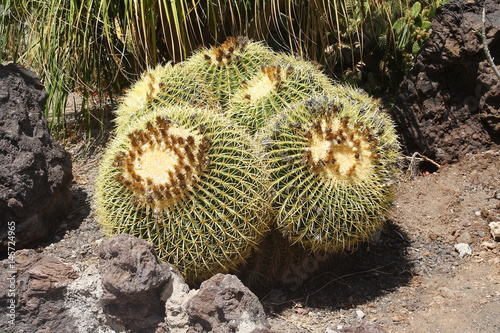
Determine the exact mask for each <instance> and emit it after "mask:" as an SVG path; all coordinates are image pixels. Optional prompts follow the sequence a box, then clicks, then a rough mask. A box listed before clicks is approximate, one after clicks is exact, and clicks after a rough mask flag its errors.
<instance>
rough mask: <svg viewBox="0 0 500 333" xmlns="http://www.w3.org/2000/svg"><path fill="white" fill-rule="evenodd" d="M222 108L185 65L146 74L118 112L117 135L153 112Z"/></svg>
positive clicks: (122, 103) (156, 69)
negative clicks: (169, 109)
mask: <svg viewBox="0 0 500 333" xmlns="http://www.w3.org/2000/svg"><path fill="white" fill-rule="evenodd" d="M175 105H179V106H189V107H202V108H213V109H217V108H218V107H219V104H218V101H217V99H216V97H215V95H214V94H213V93H212V91H211V89H210V88H208V87H207V86H206V84H205V82H204V81H203V80H200V79H199V78H198V77H196V74H194V73H192V72H191V70H190V69H189V68H187V67H185V66H183V64H182V63H179V64H176V65H172V64H170V63H167V64H165V65H158V66H156V67H155V68H153V69H149V70H147V71H146V72H145V73H144V74H142V76H141V78H140V80H138V81H137V82H136V83H135V84H134V85H132V87H131V88H130V89H129V90H128V91H127V93H126V95H125V96H124V97H123V98H122V100H121V103H120V105H119V107H118V109H117V110H116V112H115V113H116V118H115V122H116V124H117V131H121V129H122V128H124V127H127V126H128V125H129V124H130V123H131V122H134V119H135V118H138V117H141V116H142V115H144V114H147V113H149V112H151V110H152V109H155V108H159V107H167V106H175Z"/></svg>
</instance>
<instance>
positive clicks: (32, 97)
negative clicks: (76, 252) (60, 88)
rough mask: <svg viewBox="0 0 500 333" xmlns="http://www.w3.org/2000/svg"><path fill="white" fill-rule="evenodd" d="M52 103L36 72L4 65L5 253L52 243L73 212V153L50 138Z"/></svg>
mask: <svg viewBox="0 0 500 333" xmlns="http://www.w3.org/2000/svg"><path fill="white" fill-rule="evenodd" d="M46 99H47V93H46V91H45V90H44V88H43V85H42V84H41V83H40V81H39V80H38V78H37V77H36V75H35V74H34V73H33V72H31V71H30V70H28V69H26V68H24V67H22V66H20V65H17V64H9V65H7V66H2V65H0V165H1V166H2V167H1V168H0V252H7V247H8V245H15V248H16V249H17V250H19V249H22V248H25V247H30V246H35V245H36V244H37V243H38V242H40V241H41V240H44V239H46V238H48V237H49V236H51V234H52V233H53V232H55V230H56V229H57V227H58V226H59V224H60V221H61V219H62V218H63V217H65V216H66V215H67V214H68V212H69V209H70V208H71V202H72V199H71V191H70V185H71V181H72V179H73V175H72V170H71V169H72V166H71V159H70V154H69V153H68V152H66V151H65V150H64V149H63V148H62V147H61V146H60V145H59V144H58V143H57V142H55V141H54V140H53V138H52V136H51V135H50V133H49V129H48V125H47V120H46V118H45V116H44V114H43V111H44V108H45V101H46ZM8 226H14V227H15V229H14V230H9V229H8ZM9 242H10V244H9Z"/></svg>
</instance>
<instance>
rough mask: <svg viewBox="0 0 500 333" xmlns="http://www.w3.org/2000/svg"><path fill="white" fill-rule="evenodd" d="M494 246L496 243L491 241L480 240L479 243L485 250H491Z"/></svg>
mask: <svg viewBox="0 0 500 333" xmlns="http://www.w3.org/2000/svg"><path fill="white" fill-rule="evenodd" d="M495 246H496V244H495V243H493V242H482V243H481V247H482V248H483V249H486V250H492V249H494V248H495Z"/></svg>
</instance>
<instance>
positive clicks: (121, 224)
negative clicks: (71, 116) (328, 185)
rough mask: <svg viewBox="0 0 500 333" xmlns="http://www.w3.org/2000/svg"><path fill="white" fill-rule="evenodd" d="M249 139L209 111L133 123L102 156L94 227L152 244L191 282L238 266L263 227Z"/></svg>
mask: <svg viewBox="0 0 500 333" xmlns="http://www.w3.org/2000/svg"><path fill="white" fill-rule="evenodd" d="M251 142H252V140H251V139H250V138H249V137H248V136H247V135H246V134H245V132H244V130H242V129H240V128H238V127H237V126H234V124H233V123H231V122H230V121H228V120H227V119H226V118H225V117H222V116H221V115H220V114H217V113H215V112H212V111H210V110H203V109H199V108H197V109H190V108H187V107H167V108H158V109H155V110H154V111H151V112H150V113H149V114H147V115H146V114H145V115H143V116H142V117H140V118H137V119H135V120H134V122H133V123H131V124H130V125H129V126H128V127H127V128H124V129H123V130H122V131H121V132H119V133H117V136H116V137H115V138H114V139H113V141H112V142H111V144H110V146H109V147H108V149H107V150H106V153H105V155H104V157H103V161H102V163H101V166H100V169H99V176H98V179H97V182H96V193H95V204H96V212H97V217H98V220H99V222H100V224H101V225H102V226H103V228H104V230H105V232H106V233H107V234H108V235H111V234H119V233H128V234H131V235H134V236H137V237H139V238H143V239H145V240H147V241H150V242H152V243H153V245H154V246H155V249H156V251H157V253H158V255H159V257H160V258H162V259H164V260H167V261H168V262H170V263H172V264H174V265H176V266H177V267H178V268H179V270H180V271H181V272H182V273H183V274H184V276H185V278H186V280H187V281H189V282H195V281H199V280H200V279H203V278H206V277H208V276H211V275H212V274H216V273H219V272H227V271H228V270H230V269H233V268H235V267H237V266H238V265H239V264H241V263H242V262H244V260H245V259H246V258H247V257H248V255H249V254H250V252H251V250H252V248H254V247H255V246H256V245H257V244H258V242H259V241H260V239H261V238H262V237H263V235H264V233H265V232H266V231H267V230H268V218H269V215H268V209H267V208H268V204H267V201H268V198H267V197H266V195H267V194H266V193H267V183H266V182H267V174H266V171H265V167H264V166H263V165H262V162H261V161H260V159H259V158H258V153H257V148H256V147H255V146H254V145H253V144H252V143H251Z"/></svg>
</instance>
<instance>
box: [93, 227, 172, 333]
mask: <svg viewBox="0 0 500 333" xmlns="http://www.w3.org/2000/svg"><path fill="white" fill-rule="evenodd" d="M99 256H100V258H99V273H100V275H101V279H102V280H101V281H102V287H103V295H102V298H101V302H102V304H103V308H104V313H105V314H106V315H107V317H108V320H109V321H110V325H111V327H113V328H117V329H122V328H123V327H125V328H126V329H127V330H130V331H140V332H154V331H155V330H156V328H158V326H159V324H160V323H161V322H162V321H163V317H164V315H165V301H164V299H165V297H162V295H163V291H164V289H165V288H166V287H168V285H167V283H168V282H169V281H170V280H171V275H172V271H173V270H174V269H172V268H171V266H170V265H169V264H167V263H165V262H162V261H160V260H159V259H158V257H157V256H156V254H155V252H154V249H153V246H152V244H151V243H148V242H146V241H144V240H141V239H139V238H136V237H133V236H130V235H123V234H122V235H115V236H113V237H111V238H110V239H108V240H105V241H103V242H101V244H100V248H99ZM162 298H163V299H162Z"/></svg>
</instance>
